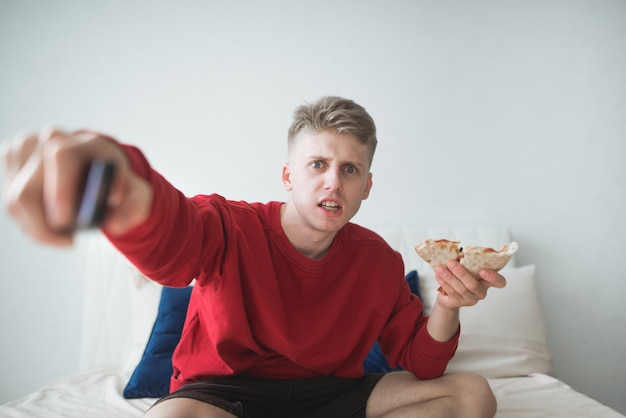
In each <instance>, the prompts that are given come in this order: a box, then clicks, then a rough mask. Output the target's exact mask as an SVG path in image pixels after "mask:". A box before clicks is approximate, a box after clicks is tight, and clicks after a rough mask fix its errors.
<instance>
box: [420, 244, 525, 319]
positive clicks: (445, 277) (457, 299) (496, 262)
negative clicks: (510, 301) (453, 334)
mask: <svg viewBox="0 0 626 418" xmlns="http://www.w3.org/2000/svg"><path fill="white" fill-rule="evenodd" d="M458 244H459V242H458V241H448V240H426V241H424V242H423V243H422V244H420V245H418V246H417V247H415V251H416V252H417V253H418V255H419V256H420V257H422V258H423V259H424V261H426V262H427V263H429V265H430V266H431V267H432V268H433V270H434V271H435V277H436V279H437V282H438V283H439V285H440V288H439V295H438V297H437V303H438V304H440V305H443V306H444V307H447V308H449V309H456V308H460V307H461V306H472V305H475V304H476V303H477V302H478V301H479V300H482V299H484V298H485V296H486V295H487V290H488V289H489V288H490V287H498V288H501V287H504V286H505V285H506V280H505V279H504V277H503V276H502V275H500V274H499V273H498V271H500V269H502V268H503V267H504V266H505V265H506V264H507V263H508V262H509V260H510V259H511V257H512V256H513V254H514V253H515V252H516V251H517V249H518V245H517V243H516V242H511V243H510V244H507V245H505V246H504V247H503V248H502V249H501V250H499V251H496V250H494V249H492V248H484V247H477V246H470V247H466V248H461V247H459V246H458Z"/></svg>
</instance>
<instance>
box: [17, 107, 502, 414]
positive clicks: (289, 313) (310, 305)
mask: <svg viewBox="0 0 626 418" xmlns="http://www.w3.org/2000/svg"><path fill="white" fill-rule="evenodd" d="M288 139H289V158H288V162H287V163H286V164H285V166H284V168H283V172H282V181H283V184H284V187H285V189H286V190H287V191H288V192H289V197H288V199H287V202H285V203H280V202H270V203H268V204H260V203H252V204H251V203H246V202H232V201H228V200H226V199H224V198H223V197H221V196H218V195H208V196H205V195H202V196H195V197H193V198H187V197H185V196H183V195H182V194H181V193H180V192H179V191H178V190H176V189H175V188H174V187H173V186H171V185H170V184H169V183H168V182H167V181H166V180H165V179H163V178H162V177H161V176H160V175H159V174H158V173H157V172H156V171H154V170H153V169H152V168H151V167H150V165H149V164H148V162H147V161H146V159H145V158H144V157H143V155H142V154H141V153H140V151H139V150H137V149H136V148H133V147H131V146H128V145H122V144H119V143H118V142H116V141H114V140H112V139H110V138H106V137H103V136H100V135H98V134H95V133H91V132H77V133H72V134H66V133H62V132H43V133H41V134H40V135H38V136H31V137H27V138H24V139H21V140H17V141H15V142H14V143H13V145H12V146H10V147H8V149H7V152H6V153H5V154H6V155H5V160H6V163H7V164H6V166H7V185H8V186H7V191H6V192H7V193H6V196H7V207H8V210H9V212H10V213H11V214H12V216H13V217H14V218H15V219H16V220H17V222H18V223H19V224H20V225H21V226H22V228H23V229H24V230H25V231H26V232H27V233H29V234H31V235H32V236H33V237H34V238H36V239H37V240H39V241H41V242H44V243H48V244H53V245H69V244H71V242H72V237H71V234H68V233H66V232H59V231H67V229H68V227H69V226H71V224H72V220H73V218H74V212H75V208H74V204H73V202H75V198H76V191H77V188H78V185H77V174H78V173H79V172H80V171H81V170H82V169H83V167H84V166H85V164H87V163H88V162H89V161H91V160H93V159H96V158H105V159H110V160H113V161H114V162H115V163H116V166H117V172H116V177H115V180H114V183H113V187H112V190H111V193H110V196H109V199H108V216H107V218H106V219H105V222H104V224H103V225H102V227H101V228H102V231H103V232H104V233H105V234H106V235H107V236H108V237H109V239H110V240H111V242H112V243H113V244H114V245H115V246H116V247H117V248H118V249H119V250H120V251H121V252H122V253H124V254H125V255H126V256H127V257H128V258H129V260H131V261H132V262H133V263H134V264H135V265H136V266H137V267H138V268H139V269H140V270H141V271H142V272H143V273H144V274H146V275H147V276H148V277H150V278H152V279H153V280H156V281H158V282H159V283H162V284H164V285H168V286H179V287H182V286H187V285H188V284H189V283H190V282H191V280H192V279H196V284H195V287H194V290H193V294H192V297H191V301H190V304H189V310H188V314H187V319H186V323H185V328H184V330H183V335H182V338H181V340H180V343H179V345H178V347H177V349H176V352H175V354H174V357H173V366H174V373H173V376H172V380H171V389H172V393H171V394H170V395H168V396H166V397H164V398H163V399H161V400H160V401H159V402H157V403H156V404H155V405H154V406H153V407H152V408H151V409H150V410H149V411H147V413H146V416H147V417H166V416H167V417H213V418H218V417H233V416H235V417H252V418H260V417H299V418H300V417H312V418H313V417H342V418H344V417H405V416H406V417H409V416H410V417H417V416H424V417H455V416H459V417H460V416H462V417H491V416H493V415H494V414H495V409H496V406H495V399H494V397H493V394H492V392H491V390H490V389H489V386H488V385H487V383H486V381H485V380H484V379H483V378H481V377H479V376H477V375H475V374H471V373H459V374H445V375H444V374H443V373H444V371H445V368H446V365H447V363H448V361H449V360H450V359H451V358H452V356H453V355H454V351H455V349H456V344H457V341H458V335H459V320H458V317H459V315H458V312H459V308H460V307H461V306H469V305H473V304H475V303H477V302H478V300H480V299H482V298H484V297H485V295H486V292H487V289H488V288H489V287H491V286H495V287H502V286H504V284H505V281H504V278H503V277H502V276H500V275H499V274H497V273H496V272H493V271H487V270H484V271H482V272H481V277H482V280H476V279H474V278H473V277H472V276H471V275H470V274H468V273H467V272H466V271H465V270H464V268H463V267H461V266H460V265H459V263H456V262H450V263H449V264H448V265H447V266H439V268H438V269H437V272H436V273H437V279H438V281H439V283H440V284H441V286H442V287H443V289H444V290H445V291H446V295H445V296H444V294H443V293H442V294H440V295H439V296H438V299H437V303H436V305H435V307H434V308H433V311H432V314H431V315H430V317H426V316H424V314H423V311H422V305H421V303H420V301H419V300H418V299H417V298H416V297H414V296H412V295H411V294H410V292H409V289H408V286H407V285H406V283H405V281H404V268H403V264H402V261H401V259H400V256H399V255H398V254H397V253H396V252H394V251H393V250H392V249H391V248H390V247H389V246H388V245H387V244H386V243H385V242H384V241H383V240H382V239H381V238H380V237H379V236H377V235H376V234H374V233H373V232H371V231H368V230H366V229H364V228H361V227H359V226H357V225H354V224H352V223H350V222H349V221H350V219H351V218H352V217H353V216H354V215H355V214H356V213H357V211H358V210H359V207H360V205H361V202H362V201H363V200H364V199H367V197H368V195H369V193H370V190H371V188H372V174H371V173H370V171H369V170H370V166H371V163H372V158H373V155H374V151H375V148H376V143H377V139H376V128H375V125H374V122H373V120H372V118H371V117H370V115H369V114H368V113H367V112H366V111H365V109H364V108H362V107H361V106H359V105H358V104H356V103H354V102H352V101H350V100H346V99H342V98H339V97H325V98H322V99H320V100H319V101H317V102H316V103H313V104H311V105H305V106H301V107H300V108H298V110H297V111H296V113H295V117H294V121H293V124H292V126H291V128H290V130H289V138H288ZM377 340H378V341H379V342H380V345H381V347H382V349H383V351H384V353H385V355H386V357H387V359H388V361H389V363H390V364H391V365H401V366H402V367H403V368H404V369H405V370H406V371H404V372H393V373H388V374H375V375H364V374H363V368H362V366H361V365H362V363H363V360H364V359H365V357H366V355H367V353H368V351H369V349H370V348H371V346H372V344H373V343H374V342H375V341H377Z"/></svg>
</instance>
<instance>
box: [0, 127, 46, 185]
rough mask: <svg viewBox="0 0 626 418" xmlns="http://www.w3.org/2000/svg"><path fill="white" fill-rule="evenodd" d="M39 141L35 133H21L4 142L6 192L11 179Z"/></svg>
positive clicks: (3, 157) (3, 159)
mask: <svg viewBox="0 0 626 418" xmlns="http://www.w3.org/2000/svg"><path fill="white" fill-rule="evenodd" d="M38 142H39V139H38V136H37V135H36V134H35V135H19V136H17V137H15V138H14V139H13V140H11V141H6V142H4V143H3V144H2V148H1V149H0V153H1V155H2V161H3V163H4V170H3V171H4V184H5V187H4V192H5V193H6V191H7V189H8V187H9V185H10V183H11V181H12V180H13V178H15V176H16V175H17V173H18V172H19V171H20V169H21V168H22V167H23V166H24V164H25V163H26V161H28V159H29V158H30V156H31V155H32V154H33V153H34V152H35V150H36V149H37V144H38Z"/></svg>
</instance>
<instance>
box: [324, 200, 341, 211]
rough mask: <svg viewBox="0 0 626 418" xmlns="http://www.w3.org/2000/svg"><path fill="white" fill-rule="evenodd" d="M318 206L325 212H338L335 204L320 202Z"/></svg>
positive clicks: (337, 206)
mask: <svg viewBox="0 0 626 418" xmlns="http://www.w3.org/2000/svg"><path fill="white" fill-rule="evenodd" d="M320 206H322V207H323V208H324V209H326V210H332V211H337V210H339V205H338V204H337V202H322V204H321V205H320Z"/></svg>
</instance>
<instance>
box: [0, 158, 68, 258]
mask: <svg viewBox="0 0 626 418" xmlns="http://www.w3.org/2000/svg"><path fill="white" fill-rule="evenodd" d="M42 176H43V169H42V164H41V160H40V159H39V158H37V156H36V155H35V154H33V155H31V158H30V159H28V161H26V163H24V164H23V166H22V167H21V169H20V170H18V172H17V174H16V175H15V176H13V178H12V179H11V182H10V184H9V185H8V187H7V190H6V206H7V211H8V212H9V214H10V215H11V216H12V217H13V218H14V219H15V220H16V221H17V223H18V225H19V226H20V227H21V229H22V230H23V231H24V232H26V233H27V234H28V235H30V236H32V237H33V238H34V239H35V240H37V241H39V242H41V243H46V244H52V245H57V246H67V245H70V244H71V243H72V239H71V237H70V236H66V235H59V234H57V233H56V232H55V231H53V230H51V229H50V228H49V226H48V225H47V223H46V219H45V213H44V210H43V197H42Z"/></svg>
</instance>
